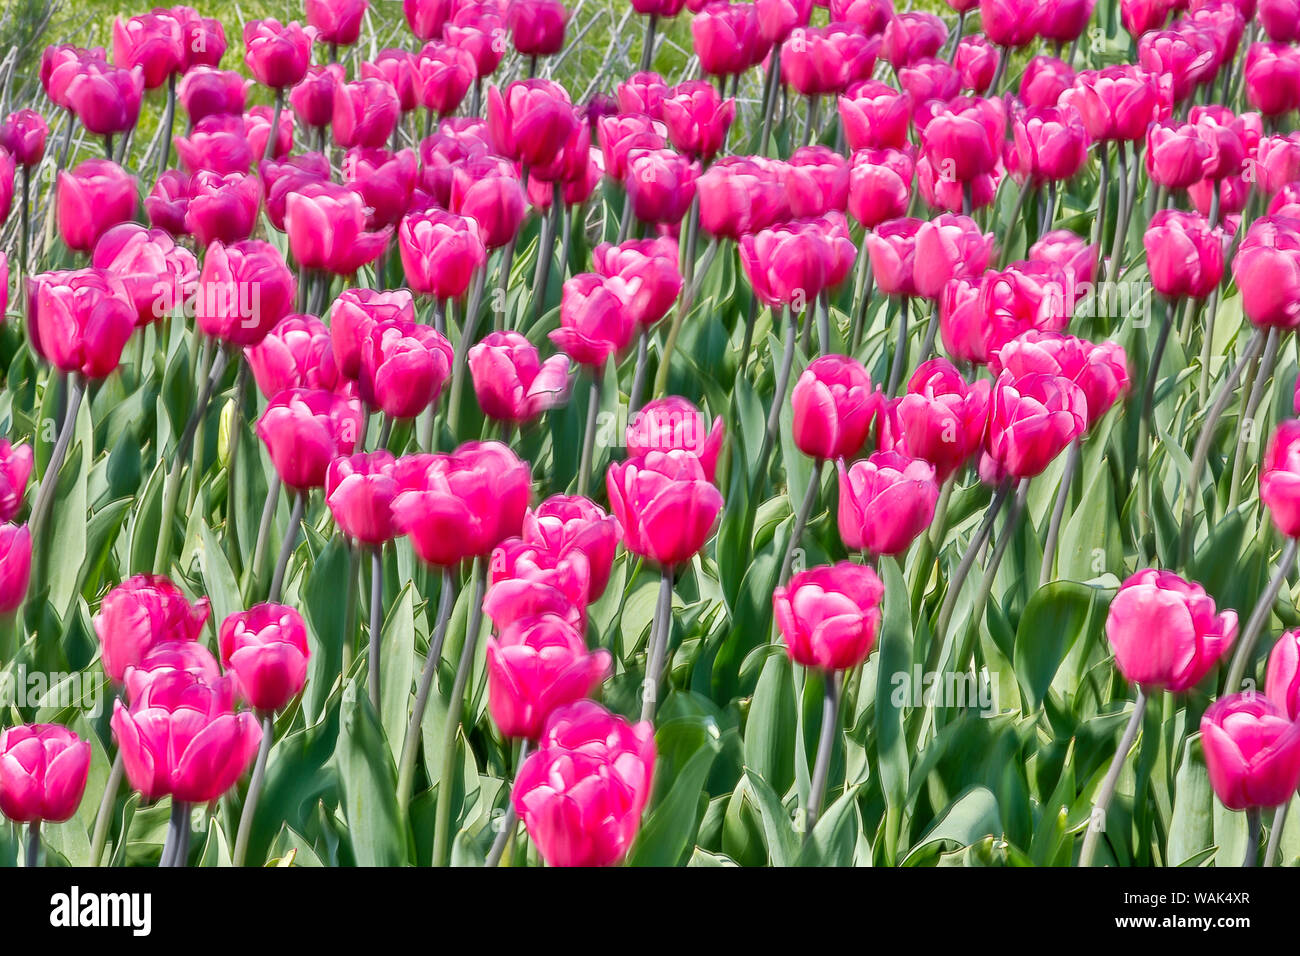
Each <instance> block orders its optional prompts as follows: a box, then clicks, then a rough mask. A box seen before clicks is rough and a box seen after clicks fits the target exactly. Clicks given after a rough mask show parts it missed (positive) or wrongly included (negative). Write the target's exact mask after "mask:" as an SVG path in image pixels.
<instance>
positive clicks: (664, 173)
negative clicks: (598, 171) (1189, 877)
mask: <svg viewBox="0 0 1300 956" xmlns="http://www.w3.org/2000/svg"><path fill="white" fill-rule="evenodd" d="M699 176H700V167H699V164H698V163H695V162H692V161H691V160H690V159H689V158H688V157H686V156H682V155H681V154H679V153H674V152H673V151H672V150H669V149H634V150H632V151H631V152H630V153H628V157H627V172H626V175H625V176H624V178H623V185H624V186H625V187H626V189H627V196H628V200H629V201H630V202H631V203H632V214H633V215H634V216H636V218H637V219H638V220H640V221H641V222H645V223H665V224H667V225H676V224H677V223H680V222H681V221H682V218H683V217H684V216H685V215H686V210H687V209H689V208H690V205H691V200H693V199H694V198H695V183H696V180H698V179H699Z"/></svg>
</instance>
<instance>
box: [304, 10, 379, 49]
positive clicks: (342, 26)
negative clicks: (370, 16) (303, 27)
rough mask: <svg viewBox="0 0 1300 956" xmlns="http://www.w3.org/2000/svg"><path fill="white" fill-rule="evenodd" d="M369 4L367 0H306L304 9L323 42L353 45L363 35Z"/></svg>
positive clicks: (309, 24)
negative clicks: (363, 20) (362, 30)
mask: <svg viewBox="0 0 1300 956" xmlns="http://www.w3.org/2000/svg"><path fill="white" fill-rule="evenodd" d="M367 6H369V3H368V2H367V0H304V2H303V11H304V13H305V14H306V16H307V24H308V26H311V27H314V28H315V30H316V36H317V37H318V38H319V39H320V40H321V41H322V42H324V43H330V44H336V45H338V46H351V45H352V44H353V43H356V42H357V38H358V37H360V36H361V19H362V17H364V16H365V15H366V7H367Z"/></svg>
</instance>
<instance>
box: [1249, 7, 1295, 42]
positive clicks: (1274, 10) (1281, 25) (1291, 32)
mask: <svg viewBox="0 0 1300 956" xmlns="http://www.w3.org/2000/svg"><path fill="white" fill-rule="evenodd" d="M1256 15H1257V17H1258V18H1259V25H1260V26H1261V27H1263V28H1264V33H1266V34H1267V35H1268V38H1269V39H1270V40H1274V41H1276V42H1278V43H1293V42H1294V41H1296V40H1300V4H1297V3H1296V2H1295V0H1259V4H1258V6H1257V7H1256Z"/></svg>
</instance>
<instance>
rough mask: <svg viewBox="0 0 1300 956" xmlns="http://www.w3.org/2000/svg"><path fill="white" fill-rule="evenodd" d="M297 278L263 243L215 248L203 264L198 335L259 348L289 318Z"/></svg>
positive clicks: (247, 241) (196, 309)
mask: <svg viewBox="0 0 1300 956" xmlns="http://www.w3.org/2000/svg"><path fill="white" fill-rule="evenodd" d="M296 293H297V283H296V281H295V280H294V277H293V273H292V272H290V271H289V267H288V266H287V265H286V264H285V261H284V257H283V256H282V255H281V254H280V250H278V249H277V248H276V247H275V246H273V245H271V243H269V242H266V241H264V240H261V239H245V240H244V241H243V242H236V243H234V244H232V245H229V246H227V245H225V244H223V243H220V242H214V243H213V244H212V245H211V246H209V247H208V251H207V254H206V255H205V256H204V258H203V269H202V271H201V272H200V273H199V284H198V290H197V292H196V294H195V300H194V316H195V321H196V322H197V323H198V327H199V329H201V330H202V331H203V332H204V334H206V335H210V336H212V337H213V338H215V339H220V340H221V341H223V342H228V343H230V344H231V345H239V346H248V345H256V344H257V343H258V342H260V341H262V339H264V338H265V337H266V334H267V333H268V332H270V331H271V329H273V328H275V326H276V324H277V323H278V322H279V321H280V320H281V319H282V318H284V317H285V316H286V315H288V314H289V311H290V308H291V307H292V305H293V301H294V297H295V295H296Z"/></svg>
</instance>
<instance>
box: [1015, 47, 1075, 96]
mask: <svg viewBox="0 0 1300 956" xmlns="http://www.w3.org/2000/svg"><path fill="white" fill-rule="evenodd" d="M1073 82H1074V70H1072V69H1071V68H1070V66H1069V65H1068V64H1067V63H1065V62H1064V61H1063V60H1058V59H1057V58H1056V57H1052V56H1036V57H1034V58H1032V59H1031V60H1030V61H1029V62H1028V63H1027V64H1025V72H1024V73H1022V74H1021V76H1020V99H1021V102H1023V103H1024V104H1025V106H1026V107H1027V108H1029V109H1043V108H1046V107H1054V106H1056V105H1057V104H1058V103H1059V102H1060V100H1061V94H1062V93H1064V92H1065V91H1066V90H1068V89H1069V88H1070V85H1071V84H1072V83H1073Z"/></svg>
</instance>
